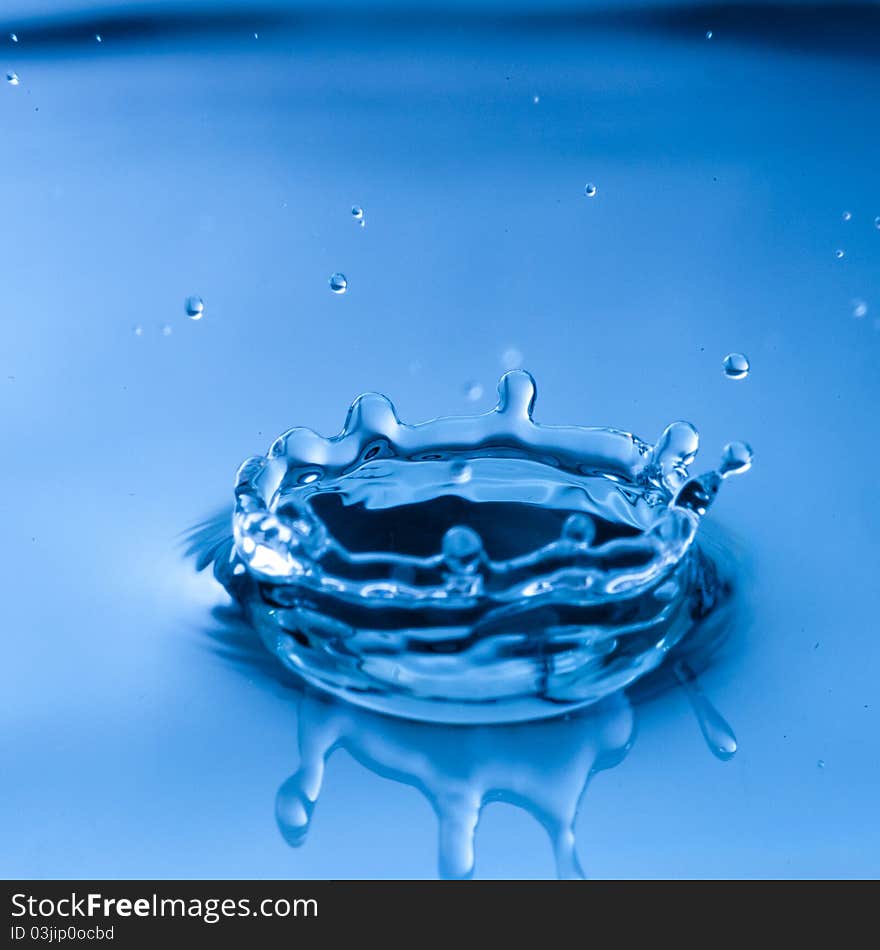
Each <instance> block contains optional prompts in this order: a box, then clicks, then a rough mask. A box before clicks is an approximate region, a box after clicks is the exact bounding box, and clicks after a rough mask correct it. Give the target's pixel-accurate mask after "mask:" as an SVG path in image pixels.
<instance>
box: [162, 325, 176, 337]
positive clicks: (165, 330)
mask: <svg viewBox="0 0 880 950" xmlns="http://www.w3.org/2000/svg"><path fill="white" fill-rule="evenodd" d="M173 332H174V331H173V330H172V329H171V327H170V326H168V324H167V323H166V324H165V326H164V327H162V336H171V334H172V333H173Z"/></svg>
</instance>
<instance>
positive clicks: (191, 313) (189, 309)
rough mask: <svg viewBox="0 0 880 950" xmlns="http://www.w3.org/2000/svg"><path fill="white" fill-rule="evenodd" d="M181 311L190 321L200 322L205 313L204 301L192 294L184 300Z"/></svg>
mask: <svg viewBox="0 0 880 950" xmlns="http://www.w3.org/2000/svg"><path fill="white" fill-rule="evenodd" d="M183 309H184V310H185V311H186V315H187V316H188V317H189V318H190V319H191V320H201V319H202V316H203V314H204V312H205V301H204V300H202V298H201V297H198V296H196V295H195V294H193V295H192V296H191V297H187V298H186V300H185V301H184V304H183Z"/></svg>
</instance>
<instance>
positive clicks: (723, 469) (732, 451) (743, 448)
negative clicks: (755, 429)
mask: <svg viewBox="0 0 880 950" xmlns="http://www.w3.org/2000/svg"><path fill="white" fill-rule="evenodd" d="M753 456H754V453H753V452H752V447H751V446H750V445H749V444H748V442H728V443H727V445H725V446H724V449H723V450H722V452H721V465H720V466H719V468H718V472H719V474H720V475H721V477H722V478H727V476H728V475H740V474H742V473H743V472H747V471H748V470H749V469H750V468H751V467H752V458H753Z"/></svg>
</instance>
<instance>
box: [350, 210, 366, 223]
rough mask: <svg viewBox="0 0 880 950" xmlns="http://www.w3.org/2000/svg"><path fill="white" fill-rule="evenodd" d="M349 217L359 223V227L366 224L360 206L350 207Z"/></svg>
mask: <svg viewBox="0 0 880 950" xmlns="http://www.w3.org/2000/svg"><path fill="white" fill-rule="evenodd" d="M351 216H352V217H353V218H354V219H355V221H358V222H360V226H361V227H363V226H364V224H365V223H366V218H364V209H363V208H362V207H361V206H360V205H352V206H351Z"/></svg>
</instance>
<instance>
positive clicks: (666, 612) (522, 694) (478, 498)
mask: <svg viewBox="0 0 880 950" xmlns="http://www.w3.org/2000/svg"><path fill="white" fill-rule="evenodd" d="M534 402H535V385H534V381H533V380H532V378H531V376H529V375H528V374H527V373H525V372H522V371H517V372H512V373H508V374H507V375H506V376H504V377H503V378H502V380H501V384H500V386H499V402H498V405H497V406H496V408H495V409H493V410H492V411H490V412H488V413H485V414H482V415H476V416H462V417H457V418H445V419H437V420H435V421H433V422H428V423H425V424H422V425H417V426H409V425H405V424H403V423H401V422H400V421H399V420H398V418H397V415H396V413H395V411H394V408H393V406H392V405H391V403H390V402H389V401H388V400H387V399H386V398H385V397H383V396H378V395H376V394H369V395H366V396H362V397H360V398H359V399H357V400H356V401H355V403H354V404H353V405H352V407H351V410H350V411H349V415H348V419H347V420H346V424H345V427H344V429H343V431H342V432H341V433H340V434H339V435H338V436H334V437H333V438H329V439H327V438H323V437H322V436H320V435H318V434H317V433H315V432H313V431H312V430H309V429H291V430H289V431H288V432H286V433H285V434H284V435H282V436H281V437H279V438H278V439H276V441H275V442H274V443H273V445H272V447H271V448H270V450H269V452H268V454H267V455H266V456H258V457H256V458H252V459H248V460H247V461H246V462H245V463H244V464H243V465H242V466H241V468H240V470H239V474H238V479H237V485H236V492H235V495H236V503H235V509H234V513H233V519H232V522H233V533H234V543H232V544H230V545H229V546H228V550H227V551H226V553H225V556H223V557H219V558H218V560H217V562H216V563H215V574H216V576H217V577H218V579H219V580H220V581H221V582H222V583H223V584H224V585H225V586H226V587H227V589H228V590H229V591H230V593H232V595H233V596H234V597H235V599H236V600H237V601H238V602H239V603H241V604H242V605H243V606H244V607H245V609H246V610H247V612H248V615H249V618H250V621H251V623H252V624H253V625H254V627H255V628H256V629H257V630H258V631H259V633H260V635H261V637H262V639H263V642H264V643H265V645H266V646H267V648H268V649H269V650H270V652H271V653H273V654H274V655H275V656H277V657H278V658H279V659H280V660H281V662H282V663H283V664H284V665H285V666H287V667H288V668H289V669H291V670H293V671H295V672H296V673H297V674H298V675H300V676H302V677H303V678H304V679H305V680H307V681H308V682H311V683H313V684H315V685H317V686H320V687H321V688H322V689H325V690H327V691H329V692H331V693H334V694H335V695H338V696H341V697H343V698H345V699H347V700H349V701H351V702H354V703H358V704H360V705H364V706H367V707H369V708H371V709H375V710H378V711H382V712H385V713H389V714H392V715H399V716H404V717H408V718H412V719H425V720H433V721H443V722H502V721H515V720H526V719H536V718H541V717H544V716H554V715H560V714H561V713H564V712H566V711H570V710H572V709H574V708H577V707H579V706H582V705H586V704H589V703H593V702H597V701H599V700H601V699H602V698H604V697H606V696H609V695H611V694H612V693H614V692H617V691H618V690H620V689H622V688H624V687H625V686H627V685H628V684H630V683H632V682H634V681H635V680H636V679H638V678H639V677H641V676H643V675H644V674H645V673H647V672H649V671H650V670H652V669H654V668H656V667H657V666H658V665H659V664H660V663H661V662H662V660H663V658H664V657H665V656H666V655H667V653H668V652H669V650H670V649H671V648H672V647H674V646H675V645H676V644H677V643H678V642H679V641H681V640H682V638H684V637H685V636H686V635H687V634H688V632H689V631H691V630H692V629H693V628H694V626H695V625H696V624H697V623H698V622H700V621H701V619H702V618H704V617H705V616H706V615H707V614H708V613H710V612H711V611H712V610H714V609H715V608H716V606H717V605H718V602H719V599H721V598H722V597H723V590H722V585H720V583H719V580H718V574H717V569H716V566H715V565H714V563H713V562H712V561H711V560H710V559H709V558H708V557H707V556H706V555H705V553H704V552H703V551H702V550H701V549H700V547H699V545H697V544H696V543H695V541H696V538H697V532H698V529H699V526H700V523H701V520H702V518H703V516H704V515H705V513H706V511H707V510H708V509H709V507H710V505H711V504H712V502H713V501H714V499H715V497H716V495H717V493H718V491H719V488H720V486H721V484H722V481H723V480H725V479H726V478H727V477H728V476H730V475H733V474H737V473H738V472H741V471H745V469H746V468H748V466H749V464H750V460H751V451H750V450H748V447H747V446H744V445H743V444H741V443H733V444H731V445H730V446H728V447H727V449H726V450H725V457H724V459H723V460H722V465H721V467H720V468H719V469H718V470H712V471H709V472H706V473H704V474H702V475H698V476H691V474H690V472H689V466H690V465H691V464H692V462H693V460H694V457H695V455H696V452H697V448H698V444H699V439H698V436H697V432H696V430H695V429H694V427H693V426H691V425H690V424H689V423H685V422H678V423H673V424H672V425H670V426H668V427H667V428H666V429H665V430H664V432H663V433H662V435H661V436H660V439H659V440H658V441H657V443H656V444H654V445H652V444H650V443H647V442H643V441H642V440H640V439H638V438H636V437H635V436H633V435H631V434H629V433H627V432H623V431H621V430H617V429H607V428H592V429H591V428H580V427H574V426H570V427H547V426H542V425H538V424H536V423H535V422H534V421H533V419H532V412H533V407H534Z"/></svg>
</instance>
